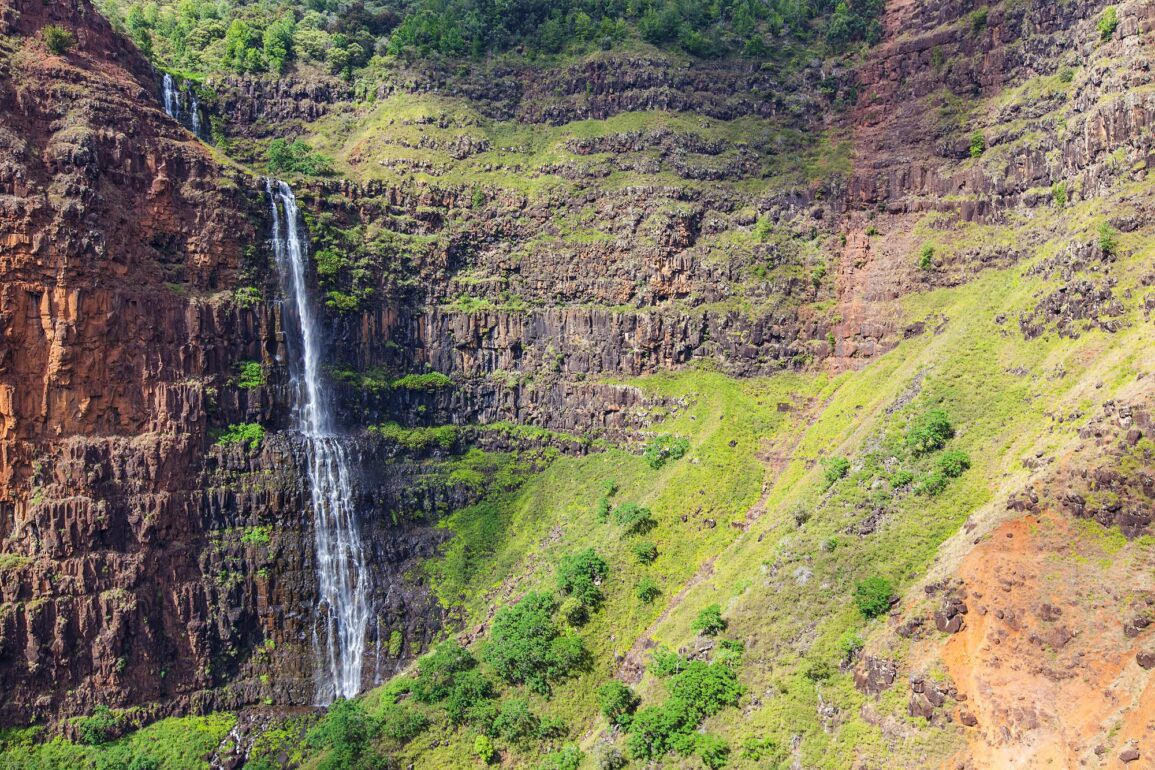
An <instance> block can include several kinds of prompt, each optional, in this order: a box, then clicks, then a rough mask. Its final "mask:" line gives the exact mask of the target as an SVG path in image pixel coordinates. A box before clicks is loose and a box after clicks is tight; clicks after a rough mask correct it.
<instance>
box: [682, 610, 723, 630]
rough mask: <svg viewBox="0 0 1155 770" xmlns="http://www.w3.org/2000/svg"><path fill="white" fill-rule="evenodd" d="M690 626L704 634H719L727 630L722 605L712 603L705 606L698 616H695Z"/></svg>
mask: <svg viewBox="0 0 1155 770" xmlns="http://www.w3.org/2000/svg"><path fill="white" fill-rule="evenodd" d="M690 628H692V629H694V631H696V632H697V633H699V634H702V635H703V636H717V635H718V634H720V633H722V632H723V631H725V630H726V621H725V620H723V619H722V607H721V605H718V604H711V605H710V606H708V607H703V608H702V609H701V611H700V612H699V613H698V617H696V618H694V622H693V623H691V624H690Z"/></svg>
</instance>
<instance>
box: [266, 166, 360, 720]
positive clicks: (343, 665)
mask: <svg viewBox="0 0 1155 770" xmlns="http://www.w3.org/2000/svg"><path fill="white" fill-rule="evenodd" d="M266 189H267V191H268V194H269V198H270V201H271V204H272V210H273V250H274V252H275V256H276V261H277V270H278V272H279V274H280V278H281V285H282V290H283V293H284V297H285V302H286V305H287V306H286V307H285V311H286V312H285V325H286V330H287V331H288V332H289V334H288V335H286V336H287V337H288V338H290V343H289V355H290V366H289V368H290V372H291V376H292V385H293V393H294V404H293V413H294V419H295V421H296V426H297V429H298V430H299V431H300V432H301V435H302V436H303V437H304V439H305V442H306V448H307V452H308V470H309V482H310V485H311V488H312V507H313V531H314V539H315V545H316V553H317V555H316V559H317V577H318V582H319V587H320V593H319V596H318V601H317V607H316V618H315V621H314V624H313V650H314V655H315V658H316V664H315V679H316V702H317V703H318V705H326V704H328V703H330V702H332V701H333V700H334V699H335V698H338V697H342V698H349V697H352V696H354V695H356V694H357V692H358V691H359V690H360V689H361V667H362V659H363V657H364V653H365V638H366V633H367V631H368V626H369V621H370V612H369V571H368V568H367V566H366V564H365V552H364V548H363V546H362V543H361V537H360V534H359V533H358V530H357V520H356V511H355V510H354V505H353V501H352V484H351V475H350V472H349V462H348V457H347V453H346V450H345V446H344V444H342V442H341V439H340V437H339V436H337V435H336V434H335V433H334V429H333V419H332V414H331V412H330V409H329V404H330V402H331V395H330V393H329V392H328V389H327V388H326V386H325V383H324V381H323V380H322V378H321V329H320V325H319V324H318V320H317V317H316V314H315V312H314V308H313V304H312V302H311V301H310V298H309V294H308V286H307V283H306V259H307V254H308V249H307V244H306V241H305V238H304V235H303V233H301V231H300V229H299V225H298V223H299V222H300V214H299V212H298V210H297V201H296V198H295V197H294V195H293V191H292V190H291V189H290V188H289V185H287V184H286V183H284V182H281V181H277V180H273V179H270V180H268V181H267V184H266ZM294 326H295V327H296V328H293V327H294Z"/></svg>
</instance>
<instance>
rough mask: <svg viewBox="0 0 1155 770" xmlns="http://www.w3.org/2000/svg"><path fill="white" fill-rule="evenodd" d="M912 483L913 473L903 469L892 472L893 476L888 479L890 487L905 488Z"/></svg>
mask: <svg viewBox="0 0 1155 770" xmlns="http://www.w3.org/2000/svg"><path fill="white" fill-rule="evenodd" d="M912 481H914V473H912V472H911V471H908V470H906V469H905V468H899V469H898V470H897V471H895V472H894V475H893V476H891V477H890V485H891V486H892V487H905V486H906V485H907V484H909V483H910V482H912Z"/></svg>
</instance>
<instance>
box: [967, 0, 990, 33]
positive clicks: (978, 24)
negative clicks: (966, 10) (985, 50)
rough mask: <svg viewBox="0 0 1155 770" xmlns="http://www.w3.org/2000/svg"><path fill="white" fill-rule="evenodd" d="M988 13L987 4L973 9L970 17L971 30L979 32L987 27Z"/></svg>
mask: <svg viewBox="0 0 1155 770" xmlns="http://www.w3.org/2000/svg"><path fill="white" fill-rule="evenodd" d="M988 13H989V9H988V8H987V7H986V6H983V7H982V8H976V9H975V10H973V11H971V15H970V17H969V19H970V25H971V32H974V33H976V34H977V33H979V32H982V31H983V30H984V29H986V28H987V14H988Z"/></svg>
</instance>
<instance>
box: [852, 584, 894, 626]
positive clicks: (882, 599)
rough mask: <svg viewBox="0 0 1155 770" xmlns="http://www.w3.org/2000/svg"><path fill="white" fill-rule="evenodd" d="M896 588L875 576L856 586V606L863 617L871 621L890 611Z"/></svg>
mask: <svg viewBox="0 0 1155 770" xmlns="http://www.w3.org/2000/svg"><path fill="white" fill-rule="evenodd" d="M893 597H894V586H892V585H891V583H890V581H889V580H887V579H886V578H884V577H879V576H878V575H875V576H873V577H869V578H867V579H866V580H862V581H859V583H858V584H857V585H855V586H854V604H855V606H856V607H858V611H859V612H861V613H862V617H864V618H866V619H867V620H870V619H871V618H877V617H878V616H879V615H881V614H883V613H884V612H886V611H887V610H888V609H890V600H891V599H892V598H893Z"/></svg>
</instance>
